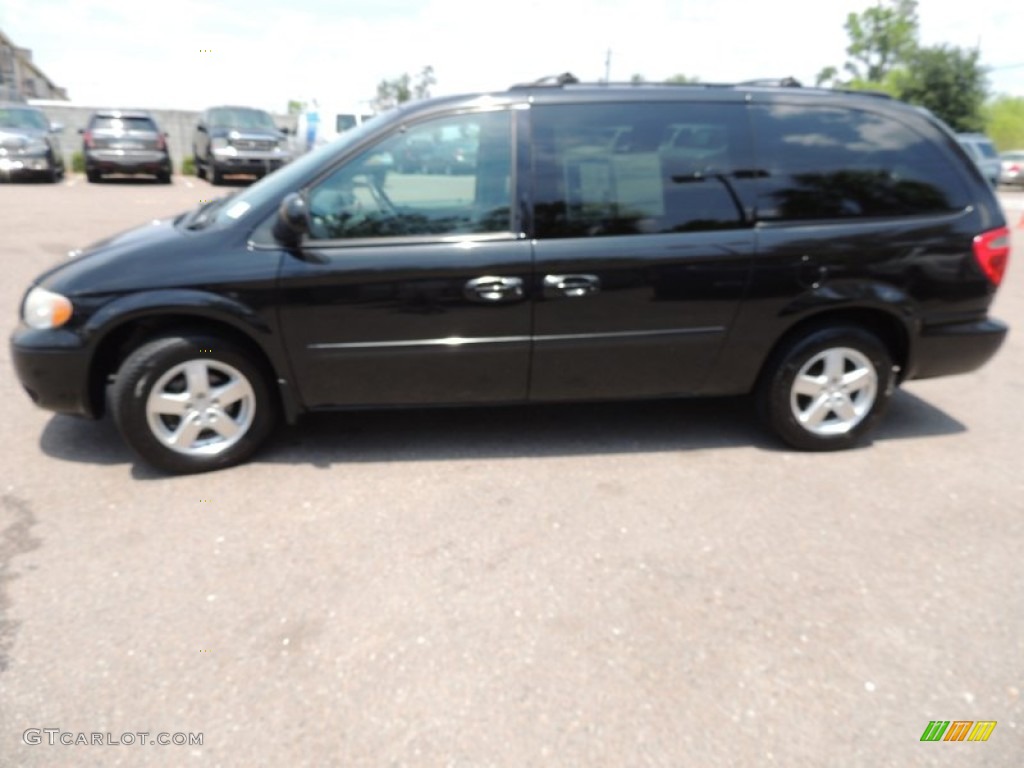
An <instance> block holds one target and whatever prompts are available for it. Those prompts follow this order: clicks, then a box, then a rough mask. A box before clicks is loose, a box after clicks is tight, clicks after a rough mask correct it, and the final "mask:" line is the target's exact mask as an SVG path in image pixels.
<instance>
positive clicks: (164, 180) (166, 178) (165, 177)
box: [156, 171, 171, 184]
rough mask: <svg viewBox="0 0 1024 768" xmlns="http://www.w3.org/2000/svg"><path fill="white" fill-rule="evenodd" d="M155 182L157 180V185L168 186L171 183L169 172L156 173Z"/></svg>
mask: <svg viewBox="0 0 1024 768" xmlns="http://www.w3.org/2000/svg"><path fill="white" fill-rule="evenodd" d="M156 180H157V183H159V184H170V183H171V174H170V172H169V171H164V172H161V173H158V174H157V175H156Z"/></svg>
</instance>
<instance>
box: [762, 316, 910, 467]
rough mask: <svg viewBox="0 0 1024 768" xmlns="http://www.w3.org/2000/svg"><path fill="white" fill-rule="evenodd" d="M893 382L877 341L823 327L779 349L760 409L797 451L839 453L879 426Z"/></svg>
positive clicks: (850, 330) (887, 360)
mask: <svg viewBox="0 0 1024 768" xmlns="http://www.w3.org/2000/svg"><path fill="white" fill-rule="evenodd" d="M893 383H894V378H893V365H892V357H891V355H890V353H889V350H888V348H887V347H886V346H885V344H884V343H883V342H882V341H881V340H880V339H878V337H877V336H875V335H874V334H872V333H870V332H868V331H866V330H863V329H861V328H856V327H852V326H849V327H848V326H842V327H838V326H837V327H829V328H822V329H818V330H817V331H813V332H811V333H809V334H807V335H805V336H802V337H800V338H798V339H796V340H794V341H793V342H791V343H790V344H789V345H787V346H786V347H784V348H783V349H782V350H780V352H779V354H777V355H776V357H775V358H774V359H773V361H772V362H771V363H770V364H769V366H768V368H767V369H766V371H765V374H764V376H763V377H762V380H761V384H760V387H759V390H758V406H759V409H760V411H761V415H762V418H763V419H764V420H765V421H766V422H767V424H768V426H769V427H770V428H771V429H772V430H773V431H774V432H775V433H776V434H777V435H778V436H779V437H781V438H782V439H783V440H784V441H785V442H786V443H788V444H789V445H791V446H793V447H794V448H799V449H801V450H809V451H829V450H839V449H842V448H849V447H850V446H852V445H854V444H855V443H857V442H858V441H859V440H860V439H861V438H862V437H863V436H864V435H865V434H866V433H867V432H868V431H870V430H871V429H872V427H874V425H875V424H876V423H877V422H878V420H879V418H881V416H882V413H883V412H884V410H885V407H886V405H887V404H888V401H889V398H890V397H891V395H892V389H893Z"/></svg>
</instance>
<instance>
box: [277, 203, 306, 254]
mask: <svg viewBox="0 0 1024 768" xmlns="http://www.w3.org/2000/svg"><path fill="white" fill-rule="evenodd" d="M308 231H309V212H308V210H307V209H306V201H305V199H304V198H303V197H302V195H300V194H299V193H298V192H292V193H291V194H289V195H286V196H285V198H284V200H282V201H281V205H280V207H279V208H278V209H277V221H275V222H274V238H275V239H276V240H277V241H278V242H279V243H281V244H282V245H286V246H289V247H294V246H296V245H298V244H299V243H300V242H302V236H303V235H304V234H306V233H307V232H308Z"/></svg>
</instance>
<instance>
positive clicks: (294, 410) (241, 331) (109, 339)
mask: <svg viewBox="0 0 1024 768" xmlns="http://www.w3.org/2000/svg"><path fill="white" fill-rule="evenodd" d="M182 334H205V335H213V336H219V337H221V338H224V339H225V340H227V341H230V342H232V343H233V344H235V345H237V346H238V347H240V348H241V349H243V350H245V351H246V352H247V353H248V354H250V355H251V356H252V359H253V361H254V362H255V363H256V364H257V365H258V366H259V367H260V368H262V369H263V371H264V373H265V374H266V376H267V384H268V387H269V388H270V390H271V391H272V392H274V393H275V394H274V397H275V398H276V400H277V403H278V405H280V407H281V411H282V413H283V414H284V415H285V418H286V420H287V421H289V422H294V420H295V418H296V416H297V414H298V412H299V410H300V406H299V404H298V403H297V402H296V400H295V397H294V393H293V391H292V389H291V388H290V387H289V386H288V381H289V376H288V372H287V369H285V368H284V366H285V363H284V361H283V360H280V361H276V362H275V360H274V357H273V355H272V354H271V353H270V352H268V350H267V348H266V346H265V345H264V344H262V343H260V341H259V340H258V339H257V338H256V336H255V335H254V334H253V333H252V332H251V331H250V330H249V329H248V328H244V327H243V326H241V325H240V324H238V323H236V322H232V321H231V320H228V319H226V318H225V317H223V316H211V315H209V314H197V313H192V312H188V311H186V310H179V311H173V312H168V311H159V312H156V311H154V312H152V313H150V314H138V315H133V316H131V317H125V318H123V319H121V320H120V321H119V322H117V323H116V324H113V325H111V326H110V327H109V328H108V329H105V333H104V334H103V336H102V338H100V339H99V340H98V341H97V342H96V349H95V352H94V353H93V355H92V362H91V365H90V368H89V404H90V407H91V409H92V412H93V413H94V414H96V415H97V416H100V415H102V414H103V413H104V411H105V409H106V388H107V384H108V382H109V380H110V379H111V377H113V376H114V375H115V374H116V373H117V371H118V369H119V368H120V367H121V365H122V364H123V363H124V361H125V359H126V358H127V357H128V356H129V355H130V354H131V353H132V351H134V350H135V349H137V348H138V347H139V346H141V345H142V344H145V343H147V342H150V341H152V340H154V339H157V338H160V337H164V336H173V335H182Z"/></svg>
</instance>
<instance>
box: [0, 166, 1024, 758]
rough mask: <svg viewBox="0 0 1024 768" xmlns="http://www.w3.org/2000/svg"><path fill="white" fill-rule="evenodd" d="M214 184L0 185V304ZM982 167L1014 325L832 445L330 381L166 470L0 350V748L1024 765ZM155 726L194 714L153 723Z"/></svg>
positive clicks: (1014, 278)
mask: <svg viewBox="0 0 1024 768" xmlns="http://www.w3.org/2000/svg"><path fill="white" fill-rule="evenodd" d="M222 193H223V191H222V190H220V189H215V188H212V187H210V186H209V185H207V184H206V183H205V182H201V181H195V180H189V181H185V180H182V179H181V178H180V177H176V178H175V181H174V184H173V185H171V186H170V187H165V186H161V185H157V184H149V183H138V182H123V183H109V184H103V185H98V186H97V185H90V184H86V183H85V182H84V180H82V179H81V178H72V179H70V180H69V181H68V182H67V183H64V184H61V185H58V186H49V185H20V184H19V185H11V184H3V185H0V211H3V214H2V226H0V258H2V260H3V265H4V278H5V279H4V280H3V281H2V283H0V317H3V318H6V321H5V322H6V324H7V327H8V329H13V327H14V326H15V324H16V322H17V307H18V302H19V300H20V298H21V295H22V293H23V291H24V290H25V288H26V287H27V286H28V285H29V283H30V281H31V280H32V278H33V277H34V276H35V275H36V274H38V273H39V272H41V271H42V270H43V269H45V268H46V267H48V266H50V265H53V264H55V263H58V262H60V261H61V260H62V259H63V258H64V255H65V253H66V252H67V251H68V250H69V249H71V248H75V247H80V246H83V245H85V244H88V243H90V242H92V241H95V240H97V239H100V238H101V237H104V236H106V235H108V234H110V233H112V232H114V231H117V230H120V229H124V228H126V227H128V226H130V225H133V224H136V223H140V222H144V221H146V220H147V219H150V218H153V217H158V216H163V215H167V214H171V213H174V212H177V211H179V210H182V209H184V208H187V207H190V206H192V205H194V204H196V203H197V202H198V201H199V200H200V199H209V197H212V196H214V195H219V194H222ZM1002 199H1003V201H1004V204H1005V206H1006V207H1007V209H1008V210H1012V211H1013V213H1012V214H1011V218H1012V223H1013V224H1014V226H1015V228H1014V230H1013V231H1014V247H1015V251H1016V256H1015V259H1014V260H1013V261H1011V266H1010V270H1009V274H1008V276H1007V278H1006V280H1005V282H1004V284H1003V287H1002V289H1001V291H1000V293H999V295H998V297H997V300H996V302H995V305H994V310H993V314H994V315H995V316H997V317H1000V318H1002V319H1004V320H1006V321H1008V322H1009V323H1010V324H1011V326H1012V327H1013V332H1012V333H1011V335H1010V337H1009V339H1008V341H1007V343H1006V345H1005V346H1004V348H1003V349H1002V350H1001V352H1000V354H999V355H998V356H997V357H996V358H995V359H994V360H993V361H992V362H991V363H990V364H989V365H987V366H986V367H985V368H983V369H982V370H980V371H978V372H976V373H973V374H969V375H963V376H958V377H950V378H945V379H936V380H930V381H922V382H911V383H909V384H908V385H906V387H905V388H904V389H903V390H902V391H901V392H899V393H898V394H897V395H896V397H895V399H894V401H893V403H892V406H891V408H890V411H889V413H888V416H887V419H886V421H885V423H884V424H883V425H882V426H881V428H880V429H879V430H878V432H877V433H876V435H875V438H874V440H873V442H872V443H871V444H870V445H868V446H866V447H864V448H861V449H857V450H852V451H847V452H843V453H834V454H801V453H795V452H791V451H787V450H783V449H781V448H780V447H779V446H778V445H777V444H776V443H775V442H774V441H773V440H772V439H771V438H770V437H768V436H766V435H765V434H764V433H763V432H762V431H761V429H760V428H759V427H758V426H757V424H756V421H755V419H754V414H753V408H752V407H751V405H750V403H749V402H748V401H747V400H745V399H715V400H707V401H684V402H655V403H634V404H604V405H576V406H558V407H536V408H510V409H477V410H462V411H453V410H445V411H413V412H406V413H398V412H385V413H356V414H337V415H331V416H327V417H323V418H318V419H315V420H314V419H307V420H305V421H303V422H302V423H301V424H300V425H299V426H297V427H294V428H285V429H282V430H281V431H280V433H278V435H277V436H276V437H275V438H274V439H273V441H272V442H271V443H270V445H269V446H268V447H267V449H266V450H265V451H264V452H263V453H261V454H260V455H259V456H258V457H257V458H256V459H255V460H254V461H252V462H251V463H250V464H247V465H245V466H242V467H238V468H235V469H231V470H228V471H223V472H218V473H212V474H207V475H202V476H192V477H164V476H161V475H159V474H157V473H155V472H153V471H151V470H149V469H148V468H147V467H145V466H144V465H141V464H139V463H137V462H136V461H135V459H134V458H133V456H132V454H131V453H130V452H129V451H128V449H127V448H126V447H125V446H124V445H123V444H122V443H121V441H120V439H119V437H118V435H117V433H116V431H115V430H114V428H113V426H112V425H111V424H110V422H109V421H104V422H100V423H93V422H86V421H81V420H77V419H74V418H69V417H64V416H55V415H53V414H50V413H47V412H45V411H42V410H39V409H36V408H35V407H34V406H33V405H32V404H31V402H30V401H29V399H28V397H27V396H26V395H25V394H24V392H22V391H21V388H20V386H19V385H18V384H17V382H16V380H15V378H14V375H13V372H12V368H11V363H10V360H9V357H8V356H7V355H3V356H0V396H2V398H3V401H4V402H6V403H7V404H8V406H9V410H8V411H7V416H6V417H4V426H3V436H4V439H3V440H2V441H0V766H5V767H6V766H19V767H21V766H25V767H29V768H33V767H35V766H191V765H195V766H458V767H463V766H467V767H468V766H474V767H475V766H534V765H542V764H543V765H553V766H588V767H589V766H609V767H611V766H615V767H617V768H618V767H621V766H755V765H756V766H763V765H780V766H816V767H817V766H872V767H875V766H899V767H900V768H904V767H905V766H931V765H943V766H944V765H950V766H973V765H984V766H1018V765H1020V764H1021V758H1022V756H1024V718H1022V716H1024V712H1022V703H1021V689H1022V688H1024V599H1022V594H1024V566H1022V558H1021V550H1022V543H1024V523H1022V514H1021V513H1022V512H1024V459H1022V457H1024V408H1022V406H1021V402H1022V398H1024V342H1022V340H1021V339H1022V338H1024V336H1022V334H1021V329H1024V228H1022V227H1021V225H1024V219H1022V217H1024V194H1021V193H1006V194H1003V195H1002ZM933 720H942V721H947V720H948V721H957V720H962V721H966V720H970V721H996V722H997V723H998V725H997V726H996V727H995V729H994V731H993V732H992V733H991V736H990V738H989V740H988V741H987V742H976V743H971V742H966V741H965V742H939V743H927V742H921V741H920V739H921V736H922V734H923V733H924V731H925V729H926V727H927V726H928V725H929V722H930V721H933ZM29 729H40V730H39V733H38V735H37V734H36V732H35V731H31V730H29ZM41 729H56V730H50V731H48V732H47V731H43V730H41ZM140 732H144V733H146V734H147V735H146V736H139V735H138V734H139V733H140ZM94 733H95V734H98V735H99V738H100V740H101V741H102V742H103V743H102V744H78V745H74V744H73V745H64V744H61V739H62V738H63V739H64V740H66V741H67V740H70V741H76V740H78V741H81V740H82V738H84V740H85V741H90V740H91V739H92V736H91V734H94ZM51 734H53V735H52V736H51ZM62 734H68V735H67V736H62ZM79 734H84V737H80V736H79ZM161 734H168V736H167V737H166V738H165V737H162V736H161ZM177 734H193V735H195V734H201V738H202V744H201V745H198V744H191V745H189V744H184V745H176V744H173V743H172V744H169V745H161V744H152V743H151V742H155V741H157V740H158V738H159V739H163V740H179V741H180V740H181V737H179V736H177ZM51 738H52V739H53V740H54V742H55V743H53V744H52V745H51V744H50V743H49V740H50V739H51ZM187 738H188V737H187V736H186V737H185V739H186V740H187ZM35 740H38V741H39V742H40V743H38V744H32V743H26V741H28V742H31V741H35ZM110 741H115V742H122V743H117V744H113V745H112V744H110V743H109V742H110ZM125 741H131V742H132V743H123V742H125Z"/></svg>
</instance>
